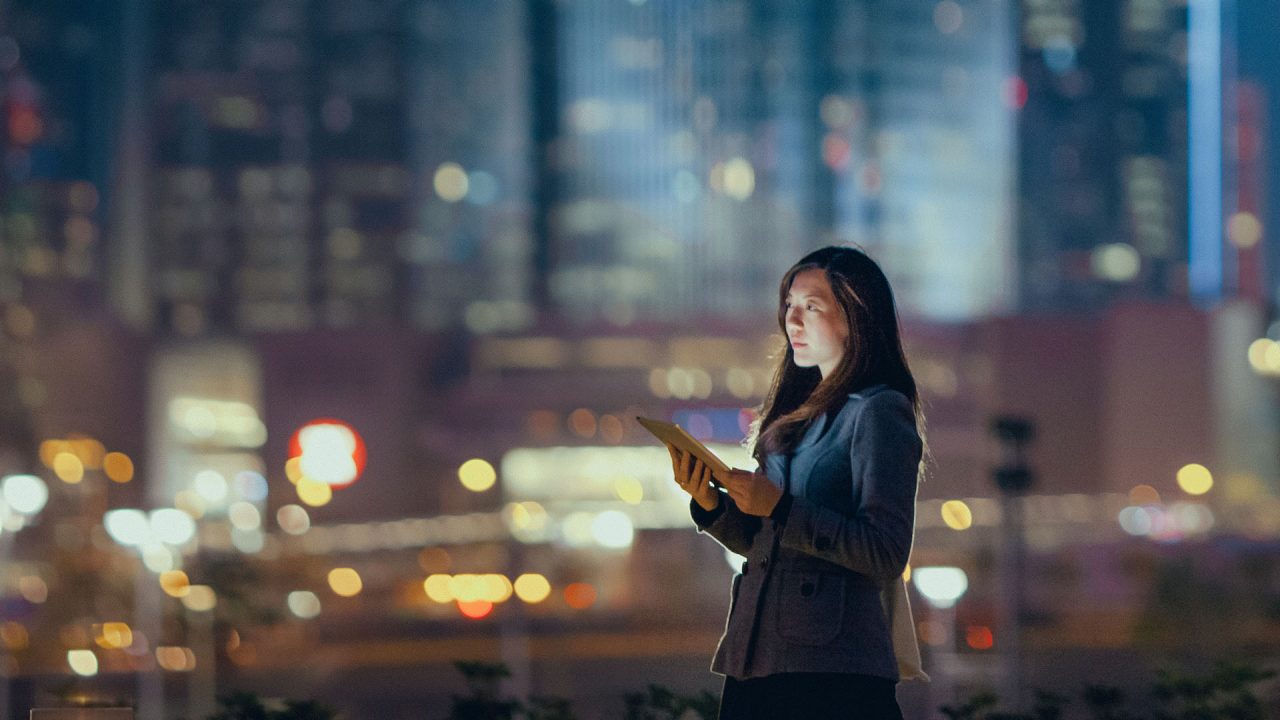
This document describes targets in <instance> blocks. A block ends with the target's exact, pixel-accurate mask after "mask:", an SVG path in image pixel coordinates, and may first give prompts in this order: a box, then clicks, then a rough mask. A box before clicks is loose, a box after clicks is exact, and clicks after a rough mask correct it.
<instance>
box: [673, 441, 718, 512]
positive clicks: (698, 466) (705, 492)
mask: <svg viewBox="0 0 1280 720" xmlns="http://www.w3.org/2000/svg"><path fill="white" fill-rule="evenodd" d="M667 452H669V453H671V470H672V472H673V473H674V475H675V480H676V484H677V485H679V486H680V489H681V490H684V491H685V492H687V493H689V495H690V496H692V497H693V499H694V501H695V502H697V503H698V505H700V506H701V507H702V509H703V510H707V511H711V510H715V509H716V508H717V507H719V505H720V492H719V491H718V490H716V489H715V486H713V485H712V484H711V468H709V467H707V466H706V465H703V464H702V461H701V460H699V459H698V458H696V457H694V456H693V455H691V454H689V453H687V452H685V451H683V450H678V449H676V448H673V447H671V446H670V445H667Z"/></svg>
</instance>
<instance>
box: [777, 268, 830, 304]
mask: <svg viewBox="0 0 1280 720" xmlns="http://www.w3.org/2000/svg"><path fill="white" fill-rule="evenodd" d="M787 295H788V296H789V297H792V296H794V297H800V296H808V297H826V298H829V297H832V294H831V282H830V281H828V280H827V274H826V273H825V272H823V271H822V270H821V269H819V268H809V269H807V270H801V271H800V272H798V273H796V275H795V277H793V278H791V287H790V288H789V289H788V291H787Z"/></svg>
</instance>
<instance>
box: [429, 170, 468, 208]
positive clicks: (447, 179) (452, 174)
mask: <svg viewBox="0 0 1280 720" xmlns="http://www.w3.org/2000/svg"><path fill="white" fill-rule="evenodd" d="M431 184H432V186H433V187H434V188H435V190H436V194H437V195H439V196H440V199H441V200H444V201H445V202H451V203H453V202H458V201H459V200H461V199H462V198H464V197H466V196H467V191H468V190H469V189H470V183H469V181H468V180H467V171H466V170H463V169H462V166H460V165H458V164H457V163H451V162H447V163H444V164H443V165H441V166H440V167H439V168H436V173H435V176H434V177H433V178H432V180H431Z"/></svg>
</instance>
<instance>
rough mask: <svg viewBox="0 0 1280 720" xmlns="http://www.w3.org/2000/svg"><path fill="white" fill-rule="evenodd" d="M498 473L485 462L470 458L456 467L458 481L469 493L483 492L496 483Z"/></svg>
mask: <svg viewBox="0 0 1280 720" xmlns="http://www.w3.org/2000/svg"><path fill="white" fill-rule="evenodd" d="M497 479H498V473H497V471H496V470H494V469H493V465H491V464H489V462H488V461H487V460H482V459H480V458H472V459H470V460H468V461H466V462H464V463H462V465H461V466H459V467H458V480H460V481H461V482H462V486H463V487H465V488H466V489H468V490H470V491H471V492H484V491H485V490H488V489H489V488H491V487H493V485H494V483H495V482H497Z"/></svg>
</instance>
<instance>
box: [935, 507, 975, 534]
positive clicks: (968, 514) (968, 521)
mask: <svg viewBox="0 0 1280 720" xmlns="http://www.w3.org/2000/svg"><path fill="white" fill-rule="evenodd" d="M942 521H943V522H945V523H946V524H947V527H949V528H951V529H952V530H968V529H969V527H970V526H971V525H973V511H972V510H970V509H969V506H968V505H967V504H965V502H964V501H963V500H948V501H947V502H945V503H943V504H942Z"/></svg>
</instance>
